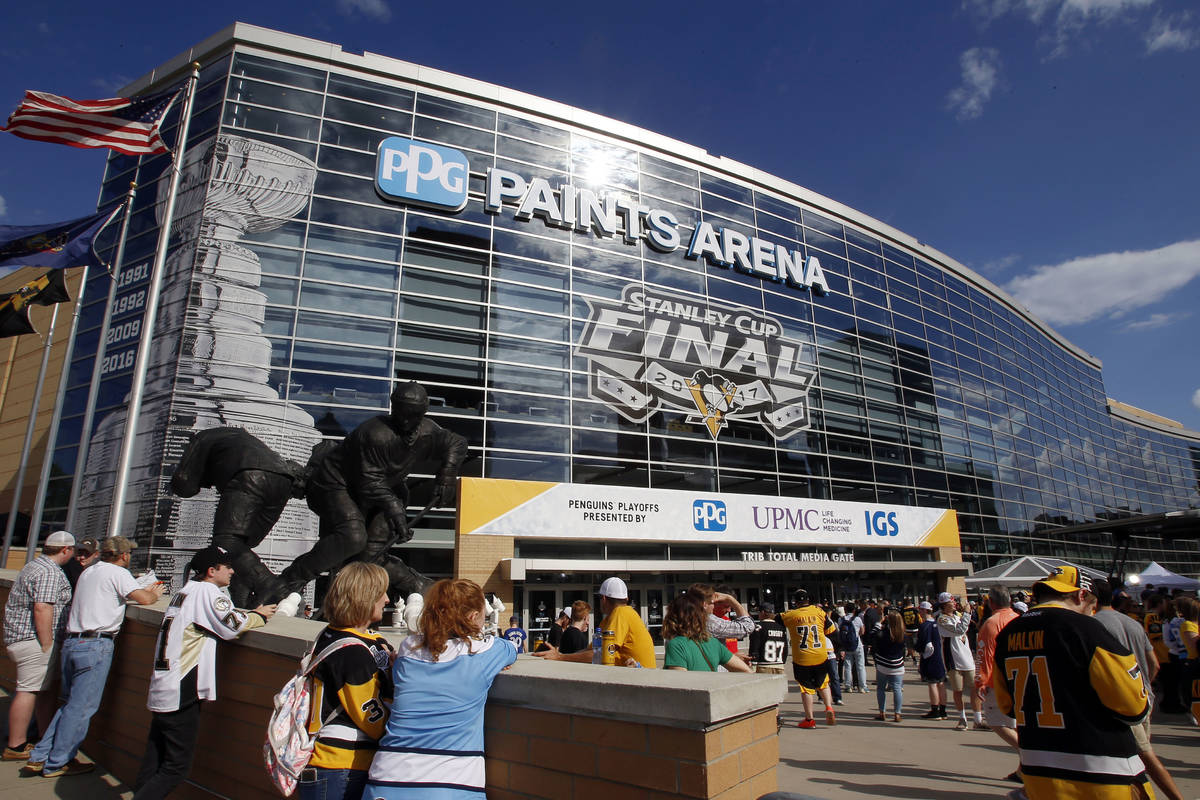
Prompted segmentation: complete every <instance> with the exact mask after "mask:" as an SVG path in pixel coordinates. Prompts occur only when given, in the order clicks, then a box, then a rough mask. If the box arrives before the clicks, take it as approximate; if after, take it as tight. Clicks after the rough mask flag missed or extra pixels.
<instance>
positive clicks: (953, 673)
mask: <svg viewBox="0 0 1200 800" xmlns="http://www.w3.org/2000/svg"><path fill="white" fill-rule="evenodd" d="M946 677H947V678H948V679H949V681H950V691H952V692H961V691H962V690H963V687H964V686H967V687H971V688H972V689H973V688H974V687H975V670H973V669H948V670H946Z"/></svg>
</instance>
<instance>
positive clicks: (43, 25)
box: [37, 22, 50, 33]
mask: <svg viewBox="0 0 1200 800" xmlns="http://www.w3.org/2000/svg"><path fill="white" fill-rule="evenodd" d="M37 29H38V33H49V32H50V26H49V25H47V24H46V23H45V22H39V23H38V24H37Z"/></svg>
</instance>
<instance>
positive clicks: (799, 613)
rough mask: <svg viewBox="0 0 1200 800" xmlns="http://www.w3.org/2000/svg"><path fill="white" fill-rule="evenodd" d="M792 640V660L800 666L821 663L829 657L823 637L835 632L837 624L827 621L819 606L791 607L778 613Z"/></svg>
mask: <svg viewBox="0 0 1200 800" xmlns="http://www.w3.org/2000/svg"><path fill="white" fill-rule="evenodd" d="M779 621H780V622H781V623H783V627H785V628H787V629H788V633H789V634H790V637H791V640H792V662H793V663H795V664H799V665H800V666H802V667H803V666H814V665H816V664H823V663H824V662H825V661H826V660H827V659H828V658H829V651H828V650H826V649H825V637H826V636H833V634H835V633H837V625H834V624H833V623H832V622H830V621H829V618H828V617H827V616H825V611H824V610H823V609H822V608H821V607H820V606H814V605H807V606H801V607H800V608H793V609H792V610H791V611H785V612H783V613H782V614H780V615H779Z"/></svg>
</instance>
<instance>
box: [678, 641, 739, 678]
mask: <svg viewBox="0 0 1200 800" xmlns="http://www.w3.org/2000/svg"><path fill="white" fill-rule="evenodd" d="M700 648H704V654H705V655H707V656H708V661H705V660H704V656H703V655H701V654H700ZM732 656H733V653H731V652H729V648H728V647H726V646H725V645H724V644H723V643H722V642H721V640H720V639H715V638H713V637H711V636H710V637H708V639H706V640H705V641H704V643H703V644H701V643H699V642H694V641H692V640H691V639H689V638H687V637H686V636H676V637H675V638H674V639H668V640H667V649H666V652H665V653H664V654H663V668H664V669H665V668H666V667H687V668H688V669H689V670H691V671H693V672H716V667H717V666H719V665H721V664H724V663H725V662H726V661H728V660H729V659H730V658H731V657H732ZM710 663H711V664H712V666H711V667H710V666H709V664H710Z"/></svg>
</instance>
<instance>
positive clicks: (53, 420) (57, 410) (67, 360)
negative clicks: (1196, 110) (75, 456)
mask: <svg viewBox="0 0 1200 800" xmlns="http://www.w3.org/2000/svg"><path fill="white" fill-rule="evenodd" d="M101 230H103V229H101ZM99 233H100V232H99V231H97V232H96V234H97V235H99ZM90 271H91V270H90V269H89V265H87V264H84V266H83V275H82V276H81V277H80V279H79V294H78V296H77V297H76V298H75V313H74V314H73V315H72V316H71V332H70V333H69V334H68V338H67V351H66V353H64V354H63V362H62V374H61V375H60V376H59V378H58V394H57V395H56V396H55V398H54V412H53V413H52V414H51V415H50V428H49V430H48V431H47V432H46V449H45V456H44V457H43V458H42V472H41V474H40V475H38V489H37V495H36V496H35V497H34V498H33V510H32V512H31V513H30V515H29V549H28V550H27V551H26V553H25V563H26V564H28V563H29V562H30V561H33V559H34V558H36V557H37V546H38V539H39V538H41V532H42V511H43V506H44V505H45V503H46V492H47V491H48V490H49V487H50V467H51V466H53V464H54V448H55V446H56V445H57V444H58V424H59V422H61V421H62V410H63V395H65V394H66V393H67V383H68V382H69V381H70V377H71V359H72V358H74V356H75V332H76V331H77V330H79V315H80V311H81V310H82V308H83V293H84V290H85V289H86V288H87V279H88V272H90ZM57 307H58V304H57V303H56V304H55V308H57ZM68 530H70V529H68ZM4 563H5V564H7V563H8V562H7V561H5V562H4Z"/></svg>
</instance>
